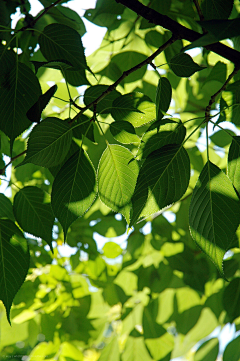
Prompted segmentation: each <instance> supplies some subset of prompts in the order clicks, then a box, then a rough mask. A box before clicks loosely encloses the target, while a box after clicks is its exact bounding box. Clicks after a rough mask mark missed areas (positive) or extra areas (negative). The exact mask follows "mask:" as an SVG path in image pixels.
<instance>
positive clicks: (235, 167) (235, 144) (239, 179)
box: [228, 136, 240, 194]
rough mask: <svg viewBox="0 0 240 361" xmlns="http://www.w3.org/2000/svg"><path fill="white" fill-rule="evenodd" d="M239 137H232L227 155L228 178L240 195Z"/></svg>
mask: <svg viewBox="0 0 240 361" xmlns="http://www.w3.org/2000/svg"><path fill="white" fill-rule="evenodd" d="M239 175H240V137H239V136H236V137H233V139H232V143H231V145H230V148H229V153H228V177H229V178H230V179H231V181H232V183H233V185H234V187H235V189H236V190H237V192H238V194H240V176H239Z"/></svg>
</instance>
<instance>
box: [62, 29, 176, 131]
mask: <svg viewBox="0 0 240 361" xmlns="http://www.w3.org/2000/svg"><path fill="white" fill-rule="evenodd" d="M178 39H179V37H178V36H177V35H173V36H172V37H171V38H170V39H169V40H168V41H166V43H164V44H163V45H162V46H160V48H159V49H158V50H156V51H155V52H154V53H153V54H152V55H150V56H149V57H148V58H146V59H145V60H144V61H142V62H141V63H139V64H137V65H135V66H134V67H133V68H131V69H129V70H126V71H124V72H123V73H122V75H121V76H120V78H118V79H117V80H116V81H115V83H113V84H111V85H110V86H109V87H108V88H107V89H106V90H105V91H104V92H103V93H102V94H101V95H100V96H99V97H98V98H97V99H95V100H94V101H92V102H91V103H90V104H88V105H86V106H85V107H84V108H82V109H81V110H80V112H79V113H78V114H77V115H76V116H75V117H74V118H73V119H71V121H70V122H69V124H72V123H73V122H74V121H75V120H76V119H78V118H79V117H80V115H81V114H83V113H84V112H85V111H86V110H87V109H89V108H91V107H92V106H96V105H97V104H98V103H99V102H100V101H101V100H102V99H103V98H105V96H106V95H108V94H109V93H111V92H112V91H113V90H115V89H116V87H117V86H118V85H119V84H120V83H121V81H123V79H125V78H126V77H127V76H128V75H130V74H131V73H133V72H134V71H136V70H138V69H140V68H142V67H143V66H144V65H148V64H151V63H152V61H153V59H154V58H156V56H158V55H159V54H160V53H161V52H162V51H164V50H165V49H166V48H167V47H168V46H170V45H171V44H173V43H174V42H175V41H176V40H178Z"/></svg>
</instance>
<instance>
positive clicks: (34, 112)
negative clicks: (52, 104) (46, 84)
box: [27, 84, 57, 123]
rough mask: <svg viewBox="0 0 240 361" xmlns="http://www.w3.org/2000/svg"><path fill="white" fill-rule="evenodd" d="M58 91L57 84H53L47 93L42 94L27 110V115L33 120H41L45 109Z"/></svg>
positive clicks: (37, 121)
mask: <svg viewBox="0 0 240 361" xmlns="http://www.w3.org/2000/svg"><path fill="white" fill-rule="evenodd" d="M56 91H57V85H56V84H55V85H53V86H51V87H50V88H49V89H48V90H47V91H46V93H44V94H41V95H40V97H39V98H38V100H37V102H36V103H35V104H33V106H32V107H31V108H30V109H29V110H28V111H27V117H28V119H29V120H31V122H36V123H39V122H40V120H41V114H42V111H43V109H44V108H45V107H46V106H47V104H48V103H49V101H50V99H51V98H52V97H53V95H54V94H55V92H56Z"/></svg>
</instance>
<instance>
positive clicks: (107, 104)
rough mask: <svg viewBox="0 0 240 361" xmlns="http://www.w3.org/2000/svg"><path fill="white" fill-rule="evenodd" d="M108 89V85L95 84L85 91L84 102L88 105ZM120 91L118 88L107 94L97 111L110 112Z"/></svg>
mask: <svg viewBox="0 0 240 361" xmlns="http://www.w3.org/2000/svg"><path fill="white" fill-rule="evenodd" d="M107 89H108V86H107V85H102V84H99V85H95V86H91V87H90V88H88V89H87V90H86V91H85V93H84V103H85V104H86V105H88V104H90V103H91V102H92V101H94V100H95V99H97V98H98V97H99V96H100V95H101V94H102V93H103V92H104V91H106V90H107ZM119 95H120V93H119V92H118V91H116V90H114V91H112V92H110V93H109V94H107V95H106V96H105V97H104V98H103V99H102V100H101V101H100V102H99V103H98V104H97V111H98V112H100V113H103V114H104V113H110V109H111V108H112V103H113V101H114V99H116V98H117V97H118V96H119Z"/></svg>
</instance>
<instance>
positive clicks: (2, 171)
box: [0, 150, 27, 175]
mask: <svg viewBox="0 0 240 361" xmlns="http://www.w3.org/2000/svg"><path fill="white" fill-rule="evenodd" d="M25 153H27V151H26V150H24V151H23V152H22V153H20V154H17V155H15V157H12V158H11V160H10V161H9V162H8V163H7V164H6V165H5V167H3V168H2V169H0V175H3V174H4V172H5V170H6V169H7V167H8V166H9V165H10V164H12V162H13V161H14V160H16V159H18V158H19V157H21V156H22V155H24V154H25Z"/></svg>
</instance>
